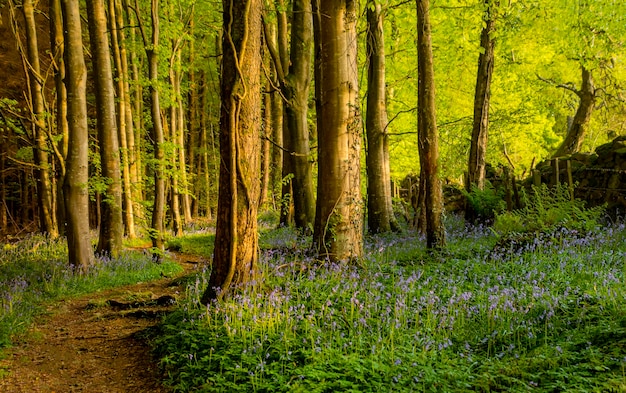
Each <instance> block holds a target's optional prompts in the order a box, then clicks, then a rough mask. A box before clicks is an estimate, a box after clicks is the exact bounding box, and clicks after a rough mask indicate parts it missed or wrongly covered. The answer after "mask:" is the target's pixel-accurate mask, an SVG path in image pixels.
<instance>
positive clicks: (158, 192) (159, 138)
mask: <svg viewBox="0 0 626 393" xmlns="http://www.w3.org/2000/svg"><path fill="white" fill-rule="evenodd" d="M150 20H151V22H152V39H151V46H150V47H146V55H147V57H148V79H149V80H150V86H149V90H150V99H151V102H150V115H151V118H152V141H153V142H152V143H153V149H154V159H155V164H154V203H153V204H152V224H151V228H150V239H151V240H152V247H153V248H154V249H155V253H154V258H155V259H156V260H160V259H161V254H162V253H163V252H164V251H165V244H164V241H163V233H164V229H165V228H164V225H165V173H164V172H165V170H164V166H165V163H164V158H165V153H164V150H163V148H164V146H163V144H164V142H165V137H164V132H163V122H162V120H161V103H160V98H159V88H158V80H159V59H158V55H157V51H156V48H157V47H158V45H159V0H152V2H151V11H150Z"/></svg>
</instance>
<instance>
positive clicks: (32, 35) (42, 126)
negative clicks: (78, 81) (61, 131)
mask: <svg viewBox="0 0 626 393" xmlns="http://www.w3.org/2000/svg"><path fill="white" fill-rule="evenodd" d="M22 11H23V14H24V22H25V33H26V58H27V60H28V61H27V69H26V70H25V71H26V72H27V74H28V79H29V82H30V99H31V104H32V107H31V112H32V113H31V115H32V124H33V135H34V140H35V165H36V166H37V172H36V175H37V197H38V207H39V218H40V226H41V231H42V232H44V233H47V234H49V235H50V236H52V237H56V236H58V234H59V231H58V227H57V223H56V216H55V214H54V210H53V204H52V201H53V195H52V183H51V180H50V162H49V161H50V160H49V155H48V150H49V146H48V136H47V134H46V132H47V131H46V120H45V116H46V114H45V102H44V95H43V83H44V80H43V75H41V68H40V65H39V45H38V42H37V25H36V23H35V7H34V4H33V1H32V0H24V1H23V2H22Z"/></svg>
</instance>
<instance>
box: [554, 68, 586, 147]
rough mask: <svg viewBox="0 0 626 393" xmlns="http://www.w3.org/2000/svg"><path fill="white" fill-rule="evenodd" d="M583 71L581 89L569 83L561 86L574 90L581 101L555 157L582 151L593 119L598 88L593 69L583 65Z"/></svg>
mask: <svg viewBox="0 0 626 393" xmlns="http://www.w3.org/2000/svg"><path fill="white" fill-rule="evenodd" d="M581 73H582V85H581V87H580V90H575V89H572V88H570V87H569V86H567V85H561V86H560V87H564V88H567V89H568V90H570V91H572V92H574V93H575V94H576V95H577V96H578V97H579V98H580V102H579V104H578V109H577V110H576V114H575V115H574V120H573V121H572V124H571V125H570V126H569V127H568V129H567V135H566V136H565V139H564V140H563V142H562V143H561V146H559V148H558V150H557V151H556V153H554V155H553V157H562V156H566V155H570V154H573V153H577V152H578V151H580V147H581V146H582V144H583V142H584V140H585V134H586V133H587V127H588V125H589V120H590V119H591V114H592V113H593V109H594V106H595V100H596V88H595V86H594V83H593V75H592V74H591V71H590V70H588V69H587V68H585V66H582V67H581Z"/></svg>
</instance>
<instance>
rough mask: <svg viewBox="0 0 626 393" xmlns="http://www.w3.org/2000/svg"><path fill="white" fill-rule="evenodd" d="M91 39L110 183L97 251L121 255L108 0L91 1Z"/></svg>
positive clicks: (98, 113) (105, 173)
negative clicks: (107, 12) (106, 9)
mask: <svg viewBox="0 0 626 393" xmlns="http://www.w3.org/2000/svg"><path fill="white" fill-rule="evenodd" d="M87 15H88V19H89V42H90V44H91V53H92V59H93V70H94V82H95V95H96V117H97V120H98V122H97V129H98V141H99V143H100V163H101V165H102V176H103V177H104V179H105V182H106V184H107V188H106V194H105V199H104V203H103V204H102V219H101V221H100V236H99V238H98V247H97V249H96V250H97V252H98V253H101V254H106V255H111V256H114V257H115V256H117V255H118V254H119V252H120V249H121V248H122V238H123V235H124V226H123V222H122V180H121V172H120V156H119V142H118V134H117V122H116V117H115V116H116V115H115V87H114V86H113V71H112V69H111V53H110V50H109V39H108V37H107V19H106V14H105V11H104V0H87Z"/></svg>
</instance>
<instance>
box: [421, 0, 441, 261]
mask: <svg viewBox="0 0 626 393" xmlns="http://www.w3.org/2000/svg"><path fill="white" fill-rule="evenodd" d="M416 3H417V55H418V62H417V68H418V71H417V72H418V89H417V90H418V93H417V94H418V105H417V106H418V119H417V133H418V148H419V153H420V179H421V181H420V185H422V184H423V187H420V190H419V192H420V193H424V206H423V208H424V213H425V214H426V246H427V247H428V248H429V249H440V248H443V247H444V246H445V243H446V236H445V229H444V226H443V213H444V211H443V209H444V208H443V193H442V189H441V180H440V179H439V136H438V132H437V117H436V113H435V73H434V69H433V52H432V44H431V32H430V17H429V12H430V1H429V0H416Z"/></svg>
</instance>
